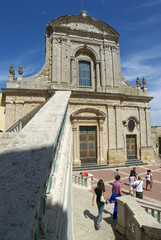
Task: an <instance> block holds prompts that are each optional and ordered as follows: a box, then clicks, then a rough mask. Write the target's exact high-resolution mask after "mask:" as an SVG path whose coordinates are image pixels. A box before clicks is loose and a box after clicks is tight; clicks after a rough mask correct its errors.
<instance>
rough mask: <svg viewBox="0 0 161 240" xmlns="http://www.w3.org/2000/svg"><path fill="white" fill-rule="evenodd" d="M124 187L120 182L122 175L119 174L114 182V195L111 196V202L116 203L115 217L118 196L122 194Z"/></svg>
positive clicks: (115, 214) (114, 215) (114, 214)
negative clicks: (122, 187)
mask: <svg viewBox="0 0 161 240" xmlns="http://www.w3.org/2000/svg"><path fill="white" fill-rule="evenodd" d="M122 195H123V194H122V189H121V182H120V176H119V175H117V176H116V177H115V181H114V182H113V184H112V196H111V197H110V200H109V202H110V203H115V205H114V212H113V219H116V218H117V201H116V197H120V196H122Z"/></svg>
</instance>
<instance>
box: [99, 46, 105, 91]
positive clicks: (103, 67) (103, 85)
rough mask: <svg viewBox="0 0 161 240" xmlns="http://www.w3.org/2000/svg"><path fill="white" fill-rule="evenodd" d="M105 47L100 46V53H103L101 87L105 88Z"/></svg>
mask: <svg viewBox="0 0 161 240" xmlns="http://www.w3.org/2000/svg"><path fill="white" fill-rule="evenodd" d="M103 52H104V49H103V46H102V45H101V46H100V55H101V87H103V88H105V63H104V54H103Z"/></svg>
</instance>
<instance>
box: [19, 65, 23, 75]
mask: <svg viewBox="0 0 161 240" xmlns="http://www.w3.org/2000/svg"><path fill="white" fill-rule="evenodd" d="M18 73H19V75H22V74H23V69H22V66H21V65H20V66H19V69H18Z"/></svg>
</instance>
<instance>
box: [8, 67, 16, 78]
mask: <svg viewBox="0 0 161 240" xmlns="http://www.w3.org/2000/svg"><path fill="white" fill-rule="evenodd" d="M9 73H10V75H9V76H8V80H15V71H14V67H13V64H11V66H10V69H9Z"/></svg>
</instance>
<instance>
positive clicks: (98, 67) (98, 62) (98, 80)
mask: <svg viewBox="0 0 161 240" xmlns="http://www.w3.org/2000/svg"><path fill="white" fill-rule="evenodd" d="M96 82H97V86H96V88H97V89H98V90H99V89H100V86H101V85H100V61H96Z"/></svg>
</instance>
